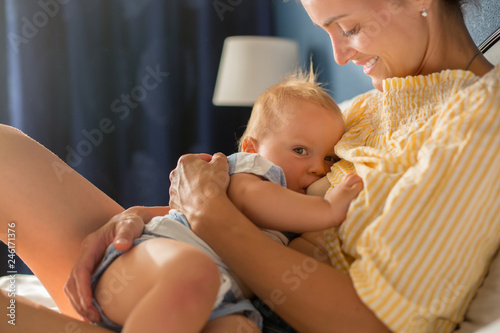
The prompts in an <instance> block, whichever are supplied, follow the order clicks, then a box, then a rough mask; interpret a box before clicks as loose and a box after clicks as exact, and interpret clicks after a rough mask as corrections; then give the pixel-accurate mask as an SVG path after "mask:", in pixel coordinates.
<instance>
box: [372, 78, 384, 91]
mask: <svg viewBox="0 0 500 333" xmlns="http://www.w3.org/2000/svg"><path fill="white" fill-rule="evenodd" d="M382 81H383V79H380V78H377V77H373V76H372V85H373V87H374V88H375V89H377V90H379V91H382V90H383V89H382Z"/></svg>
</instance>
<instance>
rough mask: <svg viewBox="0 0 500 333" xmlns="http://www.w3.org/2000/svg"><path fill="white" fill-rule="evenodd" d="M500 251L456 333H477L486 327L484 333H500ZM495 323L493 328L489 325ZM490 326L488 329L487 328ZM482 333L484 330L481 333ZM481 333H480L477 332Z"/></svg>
mask: <svg viewBox="0 0 500 333" xmlns="http://www.w3.org/2000/svg"><path fill="white" fill-rule="evenodd" d="M499 253H500V251H498V252H497V253H496V255H495V257H494V258H493V261H492V262H491V265H490V269H489V271H488V274H487V275H486V277H485V279H484V282H483V284H482V286H481V287H480V288H479V290H478V291H477V294H476V296H475V297H474V299H473V300H472V302H471V304H470V306H469V309H468V310H467V313H466V314H465V320H464V322H463V323H462V324H461V325H460V329H458V330H457V331H456V333H470V332H477V331H478V330H479V329H480V328H482V327H484V332H500V328H499V325H500V321H499V320H500V255H499ZM495 321H498V322H496V323H494V325H493V326H492V327H494V328H496V329H494V328H492V327H489V326H488V324H491V323H493V322H495ZM486 326H488V327H486ZM480 332H481V333H482V332H483V330H481V331H480ZM477 333H479V332H477Z"/></svg>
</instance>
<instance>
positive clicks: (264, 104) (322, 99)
mask: <svg viewBox="0 0 500 333" xmlns="http://www.w3.org/2000/svg"><path fill="white" fill-rule="evenodd" d="M299 100H300V101H306V102H312V103H316V104H319V105H320V106H322V107H324V108H325V109H327V110H329V111H331V112H332V113H334V114H337V115H338V116H339V119H340V120H341V121H343V118H342V113H341V112H340V109H339V107H338V105H337V103H335V101H334V100H333V98H332V97H331V96H330V95H329V94H328V93H327V92H326V91H325V90H324V89H323V87H322V84H321V83H319V82H317V75H316V73H314V71H313V70H312V66H311V70H310V71H309V72H305V71H303V70H302V69H297V70H296V71H295V73H293V74H291V75H290V76H288V77H287V78H286V79H285V80H284V81H282V82H280V83H278V84H276V85H274V86H272V87H271V88H269V89H267V90H266V91H265V92H264V93H262V95H260V97H259V98H258V99H257V101H256V102H255V104H254V106H253V109H252V114H251V115H250V119H249V120H248V123H247V127H246V130H245V132H244V133H243V135H242V136H241V138H240V140H239V142H238V148H239V151H242V150H243V147H242V145H243V141H244V140H245V139H246V138H248V137H252V138H254V139H261V138H263V137H264V136H265V135H266V132H267V133H268V132H269V131H272V130H273V128H277V126H281V125H282V124H283V122H284V120H285V119H286V112H285V111H286V109H287V105H289V104H290V103H293V102H294V101H299Z"/></svg>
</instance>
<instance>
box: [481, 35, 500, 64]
mask: <svg viewBox="0 0 500 333" xmlns="http://www.w3.org/2000/svg"><path fill="white" fill-rule="evenodd" d="M479 50H480V51H481V52H483V53H484V55H485V56H486V58H487V59H488V60H489V61H490V62H491V63H493V64H494V65H498V64H500V27H499V28H498V29H497V30H496V31H495V32H493V34H491V35H490V37H488V38H487V39H486V40H485V41H484V42H482V43H481V44H480V45H479Z"/></svg>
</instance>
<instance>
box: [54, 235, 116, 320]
mask: <svg viewBox="0 0 500 333" xmlns="http://www.w3.org/2000/svg"><path fill="white" fill-rule="evenodd" d="M101 237H102V238H106V236H105V235H104V234H103V230H102V228H101V229H99V230H97V231H96V232H94V233H92V234H90V235H89V236H87V237H86V238H85V239H84V240H83V243H82V247H81V252H80V255H79V257H78V259H77V260H76V263H75V266H74V267H73V270H72V271H71V274H70V276H69V278H68V281H67V282H66V285H65V287H64V292H65V294H66V296H67V297H68V299H69V300H70V302H71V305H72V306H73V307H74V308H75V310H76V311H77V312H78V314H79V315H80V316H82V317H83V318H84V319H87V320H91V321H94V322H98V321H100V320H101V319H100V316H99V313H98V311H97V309H96V308H95V307H94V306H93V304H92V290H91V286H90V276H91V274H92V273H93V272H94V270H95V267H96V266H97V264H98V263H99V262H100V260H101V258H102V256H103V254H104V249H105V247H103V246H104V244H103V242H102V240H100V239H101Z"/></svg>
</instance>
